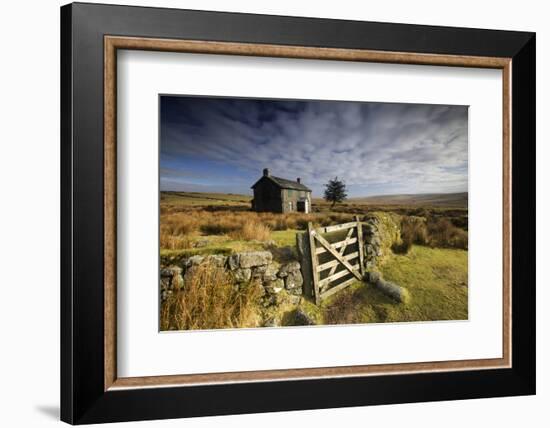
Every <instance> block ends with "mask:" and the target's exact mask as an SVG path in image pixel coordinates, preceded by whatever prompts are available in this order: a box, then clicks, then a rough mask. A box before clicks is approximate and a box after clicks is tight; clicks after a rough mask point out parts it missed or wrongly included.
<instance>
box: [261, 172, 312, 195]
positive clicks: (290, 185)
mask: <svg viewBox="0 0 550 428" xmlns="http://www.w3.org/2000/svg"><path fill="white" fill-rule="evenodd" d="M262 178H267V179H268V180H271V181H272V182H273V183H275V184H276V185H277V186H279V187H280V188H281V189H292V190H304V191H306V192H311V189H310V188H309V187H307V186H304V185H303V184H302V183H298V182H297V181H292V180H287V179H286V178H281V177H274V176H273V175H268V176H263V177H262ZM262 178H260V180H261V179H262ZM260 180H258V181H256V183H254V185H253V186H252V188H254V187H255V186H256V184H258V183H259V182H260Z"/></svg>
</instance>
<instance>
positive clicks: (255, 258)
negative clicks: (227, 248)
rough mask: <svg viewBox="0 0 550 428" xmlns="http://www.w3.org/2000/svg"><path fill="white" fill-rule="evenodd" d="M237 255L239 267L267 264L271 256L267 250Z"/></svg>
mask: <svg viewBox="0 0 550 428" xmlns="http://www.w3.org/2000/svg"><path fill="white" fill-rule="evenodd" d="M239 256H240V257H239V265H240V267H241V268H251V267H255V266H262V265H268V264H269V263H271V260H272V258H273V256H272V255H271V253H270V252H269V251H252V252H248V253H241V254H240V255H239Z"/></svg>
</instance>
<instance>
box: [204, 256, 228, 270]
mask: <svg viewBox="0 0 550 428" xmlns="http://www.w3.org/2000/svg"><path fill="white" fill-rule="evenodd" d="M226 260H227V257H225V256H224V255H222V254H212V255H211V256H208V257H206V262H207V263H210V264H211V265H213V266H216V267H220V268H221V267H224V266H225V261H226Z"/></svg>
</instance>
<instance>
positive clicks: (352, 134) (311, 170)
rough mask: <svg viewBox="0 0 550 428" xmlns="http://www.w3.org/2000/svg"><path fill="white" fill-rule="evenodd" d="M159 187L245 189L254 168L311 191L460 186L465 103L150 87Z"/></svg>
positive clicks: (365, 192)
mask: <svg viewBox="0 0 550 428" xmlns="http://www.w3.org/2000/svg"><path fill="white" fill-rule="evenodd" d="M160 128H161V131H160V188H161V190H175V191H190V192H221V193H238V194H247V195H250V194H252V191H251V189H250V186H252V185H253V184H254V183H255V182H256V181H257V180H258V179H259V178H260V177H261V175H262V170H263V168H269V170H270V173H271V174H272V175H274V176H277V177H283V178H287V179H291V180H295V179H296V178H297V177H300V178H301V179H302V183H303V184H305V185H307V186H308V187H309V188H311V189H312V190H313V196H314V197H321V196H322V194H323V189H324V185H325V184H326V183H327V182H328V180H329V179H331V178H333V177H338V178H339V179H342V180H344V182H345V183H346V187H347V190H348V197H361V196H371V195H389V194H418V193H451V192H466V191H467V189H468V107H467V106H446V105H425V104H392V103H369V102H349V101H302V100H266V99H239V98H213V97H188V96H172V95H170V96H166V95H163V96H161V97H160Z"/></svg>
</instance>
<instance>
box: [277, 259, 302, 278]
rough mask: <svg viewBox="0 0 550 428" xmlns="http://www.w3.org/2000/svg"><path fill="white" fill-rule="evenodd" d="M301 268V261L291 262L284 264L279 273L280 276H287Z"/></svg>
mask: <svg viewBox="0 0 550 428" xmlns="http://www.w3.org/2000/svg"><path fill="white" fill-rule="evenodd" d="M299 270H300V263H298V262H290V263H287V264H286V265H283V266H282V267H281V269H279V273H278V274H277V275H278V276H279V278H284V277H286V276H287V275H288V274H289V273H290V272H296V271H299Z"/></svg>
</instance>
